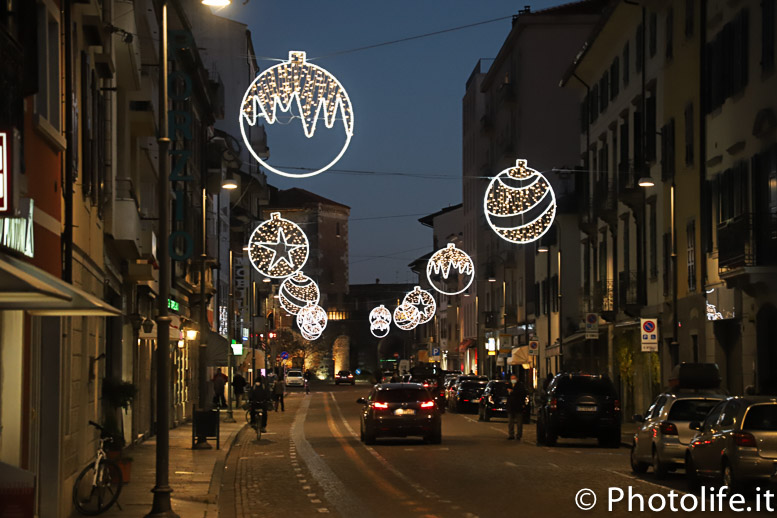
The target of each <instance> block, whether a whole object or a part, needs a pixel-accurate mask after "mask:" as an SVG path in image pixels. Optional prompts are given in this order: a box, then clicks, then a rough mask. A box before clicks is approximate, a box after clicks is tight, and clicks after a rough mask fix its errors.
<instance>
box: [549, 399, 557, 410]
mask: <svg viewBox="0 0 777 518" xmlns="http://www.w3.org/2000/svg"><path fill="white" fill-rule="evenodd" d="M557 408H558V401H556V398H552V399H551V400H550V409H551V410H556V409H557Z"/></svg>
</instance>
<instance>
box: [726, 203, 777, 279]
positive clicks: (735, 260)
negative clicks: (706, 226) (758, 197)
mask: <svg viewBox="0 0 777 518" xmlns="http://www.w3.org/2000/svg"><path fill="white" fill-rule="evenodd" d="M773 265H777V216H775V215H772V214H769V213H766V214H762V213H756V214H753V213H747V214H741V215H739V216H736V217H734V218H731V219H729V220H727V221H725V222H723V223H720V224H719V225H718V267H719V268H720V269H721V270H723V271H724V270H731V269H734V268H739V267H743V266H773Z"/></svg>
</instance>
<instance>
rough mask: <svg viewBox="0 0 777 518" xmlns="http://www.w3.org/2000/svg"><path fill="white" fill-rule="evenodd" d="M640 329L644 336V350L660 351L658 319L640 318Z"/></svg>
mask: <svg viewBox="0 0 777 518" xmlns="http://www.w3.org/2000/svg"><path fill="white" fill-rule="evenodd" d="M639 330H640V336H641V337H642V352H643V353H652V352H658V319H656V318H640V319H639Z"/></svg>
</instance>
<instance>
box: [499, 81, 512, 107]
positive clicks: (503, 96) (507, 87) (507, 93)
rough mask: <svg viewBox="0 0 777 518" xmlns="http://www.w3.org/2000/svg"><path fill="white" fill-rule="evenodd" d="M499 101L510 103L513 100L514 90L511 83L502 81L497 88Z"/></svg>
mask: <svg viewBox="0 0 777 518" xmlns="http://www.w3.org/2000/svg"><path fill="white" fill-rule="evenodd" d="M497 95H498V98H499V102H501V103H505V104H511V103H514V102H515V90H514V89H513V85H512V83H502V84H501V85H499V89H498V94H497Z"/></svg>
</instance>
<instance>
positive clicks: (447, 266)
mask: <svg viewBox="0 0 777 518" xmlns="http://www.w3.org/2000/svg"><path fill="white" fill-rule="evenodd" d="M451 273H453V276H451ZM426 278H427V279H428V280H429V284H430V285H431V286H432V288H434V289H435V290H437V291H439V292H440V293H442V294H444V295H458V294H459V293H464V292H465V291H467V288H469V286H470V285H471V284H472V281H473V280H474V279H475V263H473V262H472V258H471V257H470V256H469V255H468V254H467V252H465V251H464V250H461V249H459V248H456V245H454V244H453V243H448V246H446V247H445V248H443V249H441V250H438V251H436V252H435V253H434V254H433V255H432V257H430V258H429V262H428V263H426Z"/></svg>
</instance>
